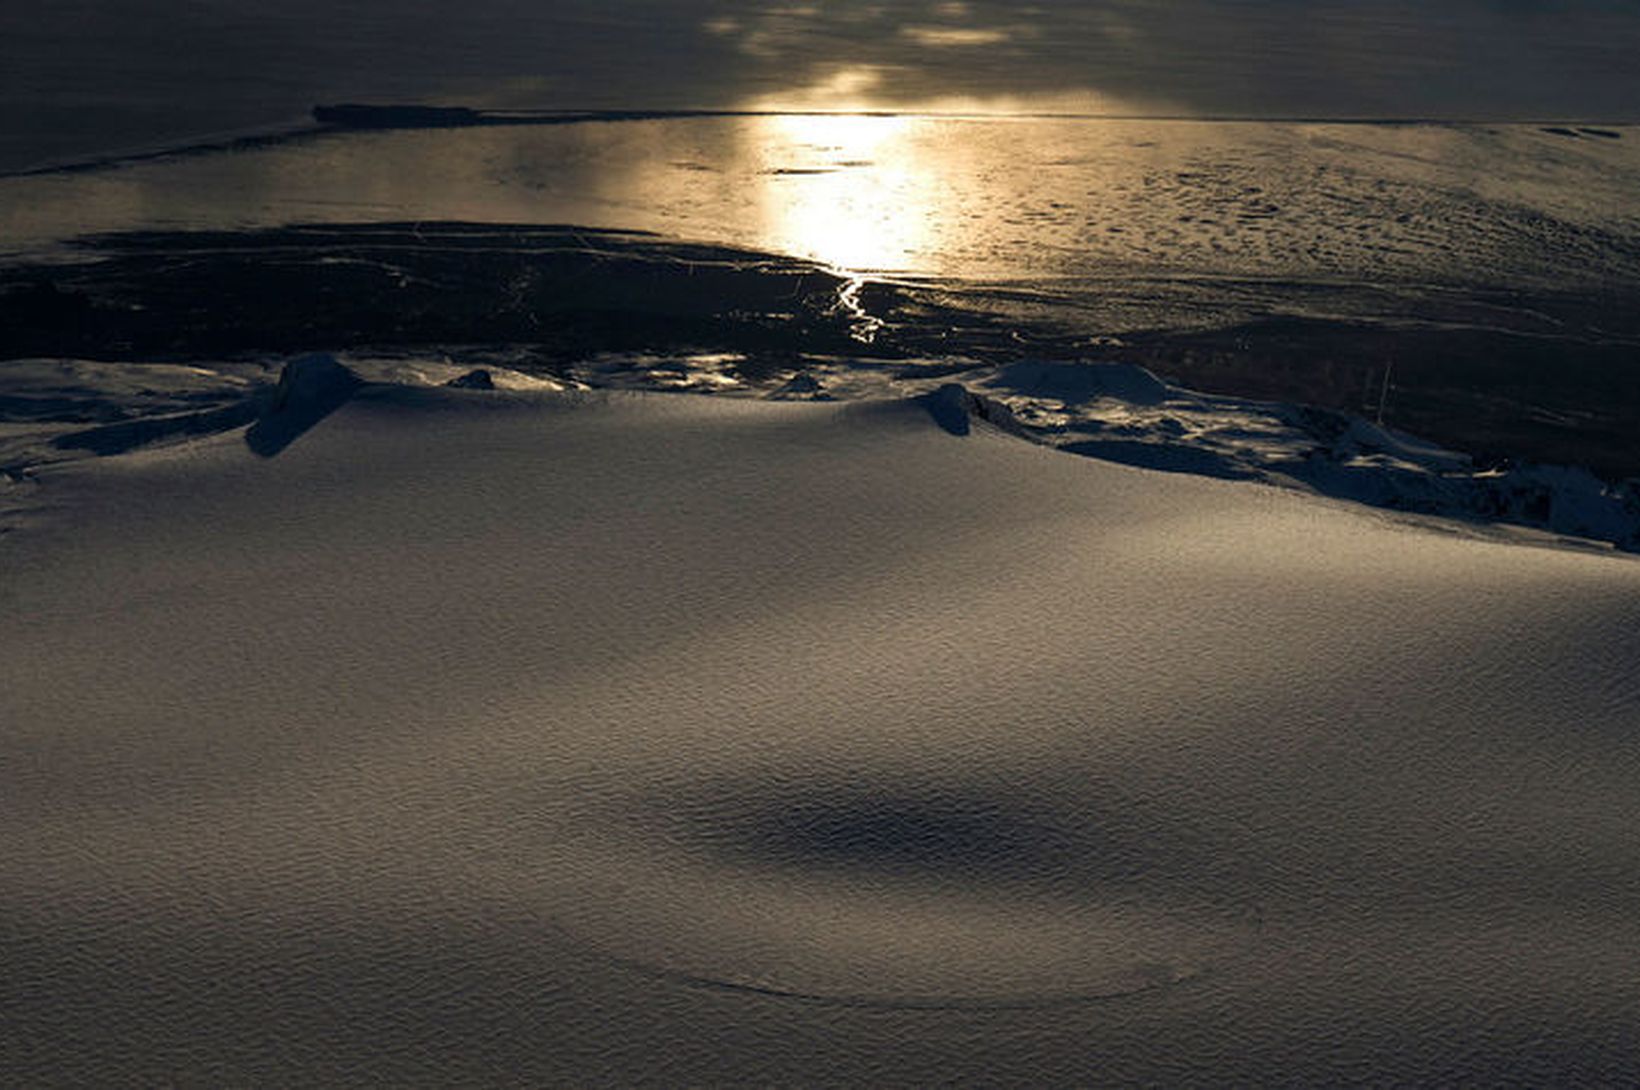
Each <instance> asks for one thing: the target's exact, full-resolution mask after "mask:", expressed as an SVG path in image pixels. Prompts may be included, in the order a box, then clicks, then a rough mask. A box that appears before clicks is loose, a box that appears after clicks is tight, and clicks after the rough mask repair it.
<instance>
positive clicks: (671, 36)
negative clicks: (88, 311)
mask: <svg viewBox="0 0 1640 1090" xmlns="http://www.w3.org/2000/svg"><path fill="white" fill-rule="evenodd" d="M1637 55H1640V8H1637V7H1636V6H1635V5H1634V4H1633V3H1632V0H1625V2H1623V3H1616V2H1609V0H1570V2H1566V3H1555V4H1550V3H1536V2H1531V0H1445V2H1443V3H1440V4H1432V3H1427V2H1418V3H1412V2H1409V0H1370V2H1369V0H1362V2H1357V3H1351V4H1336V5H1320V4H1315V3H1312V2H1303V3H1300V2H1298V0H1217V2H1210V0H1165V2H1164V0H1102V2H1080V3H1074V2H1073V3H1065V2H1055V3H1042V4H1038V5H1034V6H1033V5H1031V4H1019V3H1004V2H1000V0H966V2H962V0H945V2H942V0H853V2H836V0H827V2H824V3H821V2H818V0H812V2H807V0H793V2H791V3H785V4H781V3H774V4H770V3H754V2H751V0H707V2H684V0H620V2H619V3H613V2H610V0H554V2H552V3H526V2H523V0H402V2H399V3H391V4H390V3H384V2H381V0H286V2H284V3H281V4H268V3H265V2H263V0H255V2H252V0H213V2H212V3H210V4H193V3H190V4H179V3H175V2H174V0H122V2H114V3H110V2H107V0H56V2H54V3H52V4H50V5H37V4H30V5H28V6H27V7H25V6H23V5H20V4H17V3H15V0H0V141H4V143H3V144H0V158H15V157H16V156H17V155H19V154H22V152H21V150H20V149H23V148H25V147H26V148H32V149H34V150H36V151H39V150H40V149H43V148H49V147H56V146H58V145H65V143H66V144H71V143H73V142H74V141H76V140H78V141H80V142H82V143H83V142H85V141H102V142H105V143H107V142H110V141H111V142H113V143H120V142H122V139H123V138H128V139H123V142H125V143H138V142H142V141H143V140H144V139H147V138H149V137H151V136H157V135H159V134H160V132H161V130H175V131H184V132H186V131H201V130H204V129H212V128H231V127H236V126H240V125H246V124H255V123H260V122H267V121H274V120H278V119H281V118H285V117H291V116H297V115H300V114H301V113H303V112H304V111H305V110H306V108H307V106H308V105H309V104H311V103H312V102H314V101H319V100H327V99H341V98H356V99H377V100H381V99H404V98H413V99H423V100H426V99H444V100H461V101H469V102H479V103H483V102H489V103H509V104H524V103H529V104H536V105H548V106H594V107H597V106H611V107H612V106H655V107H678V106H732V105H736V104H740V103H743V102H746V101H749V100H756V99H763V100H768V99H778V98H780V97H782V96H788V97H789V96H792V95H794V94H801V93H802V91H803V89H804V88H809V87H813V86H816V85H820V84H824V83H826V82H827V81H828V80H833V79H835V78H836V76H837V73H838V72H839V71H840V70H843V69H847V68H852V69H854V70H856V71H857V72H858V71H869V72H870V73H872V78H873V79H874V80H875V83H874V84H873V85H872V87H871V89H870V92H871V94H872V95H873V96H874V97H875V98H876V100H878V101H880V102H882V103H884V104H888V105H894V104H917V103H921V102H927V101H931V100H940V99H949V98H951V97H954V96H962V97H966V98H970V99H985V100H992V99H999V100H1000V99H1006V100H1009V101H1016V100H1019V99H1022V98H1032V97H1053V96H1060V97H1063V96H1065V95H1066V94H1067V93H1068V92H1089V93H1092V94H1094V95H1099V96H1104V97H1105V99H1107V100H1110V101H1112V102H1117V103H1130V104H1133V105H1135V106H1136V107H1137V108H1140V109H1146V108H1151V109H1166V110H1177V111H1179V112H1185V113H1196V114H1206V115H1243V116H1247V115H1253V116H1257V115H1264V116H1270V115H1295V114H1296V115H1312V114H1314V115H1331V116H1435V117H1488V118H1511V117H1513V118H1546V117H1587V118H1605V119H1629V118H1640V80H1637V79H1636V78H1635V77H1634V76H1633V75H1632V72H1633V67H1632V64H1633V58H1634V57H1635V56H1637ZM855 86H856V87H858V81H856V83H855Z"/></svg>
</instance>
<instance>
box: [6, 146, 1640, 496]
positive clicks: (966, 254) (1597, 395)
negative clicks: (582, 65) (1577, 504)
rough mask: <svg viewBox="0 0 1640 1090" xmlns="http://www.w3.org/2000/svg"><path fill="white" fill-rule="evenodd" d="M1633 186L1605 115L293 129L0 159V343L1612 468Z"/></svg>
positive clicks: (1617, 452)
mask: <svg viewBox="0 0 1640 1090" xmlns="http://www.w3.org/2000/svg"><path fill="white" fill-rule="evenodd" d="M1637 176H1640V129H1636V128H1634V127H1601V126H1576V127H1567V126H1545V125H1524V124H1513V125H1501V124H1496V125H1479V124H1461V125H1460V124H1407V125H1387V124H1373V125H1366V124H1323V123H1265V122H1259V123H1254V122H1242V123H1229V122H1187V121H1110V120H1106V121H1093V120H1067V119H1042V118H1036V119H1030V118H1010V119H997V118H989V119H980V118H937V117H926V116H862V115H849V116H835V115H834V116H812V115H796V114H793V115H782V116H764V117H739V118H727V117H719V118H673V119H654V120H644V121H621V122H614V121H608V122H599V121H593V122H587V123H579V124H567V125H550V126H540V127H505V128H469V129H443V130H402V131H384V132H346V131H340V132H315V133H310V134H308V135H305V136H302V137H298V138H293V139H287V140H279V141H274V142H271V143H266V144H261V145H249V146H242V147H239V148H237V149H233V150H227V151H208V152H198V153H187V154H177V155H172V156H162V157H160V158H157V159H151V160H145V161H141V162H133V163H128V164H125V165H111V166H108V167H104V168H101V169H94V170H84V171H67V172H56V173H47V174H39V175H33V176H14V177H10V178H4V179H0V237H3V238H4V239H6V240H7V242H8V244H9V246H10V249H11V253H12V257H13V259H14V261H13V264H12V267H11V268H10V269H9V271H6V272H5V274H4V280H5V283H4V284H0V287H7V290H6V293H5V295H4V297H3V299H0V306H4V307H5V308H6V313H7V315H8V322H7V335H6V339H5V342H4V344H3V345H0V349H3V351H5V352H6V353H7V354H8V355H12V356H17V355H46V356H49V355H82V356H85V355H89V356H92V357H95V358H110V357H111V358H153V357H155V356H156V355H158V356H160V357H169V356H175V355H179V354H180V355H184V356H190V357H192V358H204V357H208V356H211V355H216V356H221V355H222V354H224V353H227V354H233V353H246V352H252V353H254V352H257V351H261V352H291V351H307V350H333V349H338V348H346V349H360V348H383V347H386V348H393V349H395V350H418V349H419V350H426V349H428V348H429V346H432V347H435V348H437V349H438V350H440V351H456V352H458V353H459V352H460V351H461V346H473V345H491V346H496V345H510V346H514V347H518V348H521V349H522V350H523V352H524V355H525V358H526V359H534V360H535V361H536V362H537V363H538V364H541V365H546V366H551V365H553V364H555V363H563V362H570V361H573V360H574V359H576V358H585V357H586V356H589V355H593V354H596V353H598V352H601V351H627V350H643V351H650V352H661V353H664V352H669V351H727V352H736V353H742V354H745V355H747V356H748V358H749V359H750V360H752V361H753V362H752V363H750V364H749V366H752V367H754V368H756V367H762V368H764V369H765V370H770V371H778V370H779V369H781V368H786V367H791V366H795V364H794V361H798V360H800V358H801V357H802V356H804V355H805V354H814V353H819V354H823V355H829V356H834V357H835V356H842V355H850V354H853V355H859V356H865V357H870V356H879V357H881V356H887V357H890V358H899V359H906V358H925V359H980V360H987V361H993V362H1006V361H1007V360H1009V359H1014V358H1022V357H1036V358H1060V359H1091V358H1117V359H1122V360H1126V361H1129V362H1139V363H1143V364H1145V365H1146V366H1150V367H1152V368H1153V369H1155V370H1157V371H1159V372H1161V373H1162V374H1164V375H1167V376H1168V377H1170V378H1173V379H1175V380H1177V381H1180V382H1182V383H1185V384H1187V385H1193V386H1196V387H1198V388H1204V389H1209V390H1215V391H1219V392H1224V393H1234V394H1243V395H1249V394H1250V395H1253V396H1258V397H1268V398H1273V399H1280V400H1287V401H1297V402H1303V403H1308V404H1316V405H1324V406H1328V407H1332V408H1338V409H1343V410H1346V411H1351V412H1368V413H1370V414H1373V415H1378V414H1382V415H1383V416H1384V418H1385V419H1386V421H1387V422H1389V423H1392V424H1396V425H1399V426H1401V427H1404V428H1407V429H1409V430H1412V431H1414V432H1417V433H1420V434H1425V435H1429V436H1431V437H1433V438H1436V439H1439V440H1441V441H1442V442H1446V443H1449V444H1452V445H1455V446H1457V447H1459V448H1461V449H1464V450H1468V451H1471V452H1473V453H1477V454H1481V455H1484V456H1486V457H1487V458H1510V457H1529V458H1533V459H1537V460H1546V461H1554V462H1570V463H1575V464H1582V465H1589V466H1591V467H1594V468H1596V469H1597V470H1598V471H1600V472H1602V473H1604V474H1607V475H1609V476H1615V477H1621V476H1632V475H1635V474H1637V473H1640V443H1637V440H1636V438H1635V437H1636V435H1640V405H1637V404H1636V401H1637V397H1640V395H1637V393H1636V391H1637V390H1640V383H1636V382H1635V381H1634V371H1635V360H1636V354H1637V352H1640V348H1637V345H1640V319H1637V318H1636V315H1640V306H1637V305H1636V303H1637V301H1640V208H1637V207H1636V205H1635V202H1634V201H1633V200H1632V196H1631V194H1632V192H1633V189H1634V184H1635V180H1636V178H1637ZM452 224H468V225H470V226H468V227H460V228H458V227H452V226H450V225H452ZM563 224H575V225H579V226H577V227H573V228H567V227H555V226H552V225H563ZM293 225H306V226H302V227H300V228H297V229H292V227H293ZM634 231H636V232H646V233H647V234H637V235H633V234H630V232H634ZM609 232H617V234H613V235H612V234H610V233H609ZM619 232H627V234H624V235H623V234H619ZM88 238H94V239H96V240H97V241H96V242H95V244H94V245H92V246H90V248H87V245H86V240H87V239H88ZM41 263H43V264H41ZM48 284H49V285H53V287H46V286H45V285H48ZM57 288H61V289H64V290H65V291H67V292H68V293H69V296H62V295H61V294H60V293H59V294H56V295H54V294H52V293H53V292H55V291H56V290H57ZM41 292H45V293H46V294H44V295H41V294H40V293H41ZM76 293H78V296H76ZM76 297H78V298H80V303H76V301H75V298H76ZM86 299H89V303H86ZM81 304H85V305H92V306H94V308H95V316H96V317H95V320H92V321H87V320H85V316H84V314H83V313H81V311H80V310H79V309H77V307H78V306H80V305H81Z"/></svg>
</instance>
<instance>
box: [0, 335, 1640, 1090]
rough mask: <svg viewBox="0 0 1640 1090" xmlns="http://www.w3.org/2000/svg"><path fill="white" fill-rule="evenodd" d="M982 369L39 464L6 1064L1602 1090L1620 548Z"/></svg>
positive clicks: (1626, 996) (1626, 821) (27, 533)
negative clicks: (1066, 404)
mask: <svg viewBox="0 0 1640 1090" xmlns="http://www.w3.org/2000/svg"><path fill="white" fill-rule="evenodd" d="M304 368H306V369H307V370H309V371H312V372H313V376H312V377H314V378H315V381H317V376H318V375H319V371H320V370H321V369H322V368H321V365H320V364H309V365H304ZM451 370H452V373H451V374H449V375H444V376H434V377H439V378H440V381H447V379H448V378H454V377H459V372H457V371H456V370H455V369H451ZM296 377H298V378H299V377H300V376H296ZM1039 377H1040V376H1039ZM1108 377H1110V378H1111V379H1112V380H1113V381H1115V380H1120V381H1121V382H1124V383H1127V384H1129V387H1128V390H1127V393H1128V394H1129V395H1132V394H1134V393H1136V392H1137V393H1143V391H1144V389H1145V388H1146V384H1145V381H1144V378H1143V376H1139V375H1134V374H1123V375H1114V374H1113V375H1111V376H1108ZM492 378H493V382H492V385H495V386H503V387H504V386H506V385H509V384H510V383H511V380H510V379H508V377H507V376H506V375H504V374H501V373H495V374H494V375H493V376H492ZM968 385H969V388H970V393H969V394H960V393H951V392H947V393H944V394H937V395H936V396H934V397H932V398H928V399H925V400H915V399H902V400H891V401H876V402H860V403H855V402H836V403H808V402H804V403H795V402H792V403H788V402H780V401H769V400H750V399H730V398H704V397H693V396H683V395H661V394H656V393H639V392H621V391H614V392H610V391H603V392H597V391H595V392H586V391H566V392H553V391H539V390H535V391H530V390H522V389H511V390H509V389H505V388H503V389H491V390H485V389H459V388H445V389H441V388H435V387H424V388H410V387H405V386H396V387H395V386H385V385H380V384H365V385H362V386H360V387H358V388H357V389H354V390H353V391H352V393H351V397H349V398H347V399H346V400H345V401H342V400H340V399H339V398H337V399H330V400H336V404H334V405H329V401H328V400H327V401H326V404H327V405H328V407H329V410H330V411H328V413H327V414H325V415H322V416H320V415H315V418H314V419H312V420H310V421H307V424H308V426H307V427H306V428H305V430H302V431H301V432H300V433H299V434H293V435H291V436H290V437H289V441H288V442H286V443H285V444H284V445H282V446H281V447H280V448H279V449H278V450H270V451H262V452H258V451H256V450H254V449H252V446H251V445H250V442H249V440H248V438H247V432H246V430H245V429H244V428H239V429H235V430H233V431H229V432H225V433H222V434H219V435H217V436H214V437H211V438H205V439H194V440H191V441H188V442H185V443H181V444H173V445H169V446H157V447H152V448H148V449H138V450H135V451H132V452H129V453H126V454H121V455H115V456H111V457H104V458H81V459H79V460H77V461H71V462H67V463H62V464H57V465H54V466H45V467H43V468H41V469H39V470H38V472H37V473H36V474H35V475H34V479H35V481H36V487H35V488H34V491H35V492H36V493H37V494H38V496H39V497H41V500H40V502H39V503H38V504H37V505H36V507H35V508H34V510H33V513H32V514H31V515H30V517H29V519H27V520H26V521H24V522H23V523H21V524H20V525H19V526H17V527H16V528H14V530H13V532H11V533H9V534H6V535H5V536H4V537H0V557H3V563H4V572H5V578H4V581H3V583H0V595H3V598H4V608H3V610H0V640H3V645H4V647H5V649H6V653H5V655H4V656H3V657H0V823H3V825H4V828H5V829H6V836H5V837H4V838H0V964H3V965H4V969H5V971H4V972H3V973H0V1081H6V1082H8V1083H14V1084H23V1085H31V1084H38V1083H43V1082H62V1083H77V1084H100V1085H108V1084H137V1083H141V1084H151V1083H155V1082H166V1083H191V1084H198V1083H215V1084H244V1083H288V1082H297V1081H309V1082H320V1083H325V1084H346V1083H358V1084H366V1083H368V1084H377V1085H379V1084H383V1083H404V1082H422V1083H435V1082H436V1083H441V1084H482V1085H495V1084H498V1083H499V1084H505V1083H532V1084H540V1083H543V1082H551V1083H558V1084H577V1085H585V1084H600V1083H604V1084H622V1085H630V1084H634V1083H643V1082H658V1083H666V1084H673V1085H676V1084H703V1083H724V1082H730V1081H734V1082H759V1083H769V1082H773V1083H793V1082H800V1083H812V1082H816V1081H839V1082H851V1083H870V1084H885V1083H886V1084H928V1083H930V1082H935V1081H946V1080H951V1079H956V1078H962V1079H966V1080H972V1081H983V1082H1016V1081H1017V1082H1024V1081H1031V1082H1035V1083H1041V1082H1043V1081H1048V1082H1057V1083H1087V1082H1105V1083H1124V1084H1132V1083H1136V1082H1144V1083H1157V1082H1165V1083H1173V1084H1201V1085H1222V1084H1224V1083H1225V1082H1238V1081H1259V1082H1267V1083H1268V1082H1290V1083H1301V1084H1311V1085H1314V1084H1319V1083H1332V1082H1341V1081H1370V1082H1375V1083H1384V1082H1444V1081H1459V1082H1469V1083H1478V1084H1492V1083H1500V1082H1506V1081H1524V1082H1530V1083H1537V1084H1552V1083H1561V1084H1564V1083H1566V1082H1571V1081H1578V1082H1585V1083H1587V1082H1608V1083H1610V1082H1627V1081H1632V1080H1633V1079H1634V1078H1636V1077H1637V1076H1640V1032H1637V1031H1636V1029H1635V1022H1634V1017H1633V1012H1634V1010H1635V1009H1636V1007H1637V1005H1640V981H1637V979H1636V977H1635V974H1634V971H1633V970H1634V956H1633V955H1634V951H1635V950H1637V949H1640V923H1637V921H1640V841H1637V839H1636V838H1635V836H1634V835H1633V830H1634V827H1635V820H1636V818H1637V817H1640V786H1637V785H1640V776H1637V775H1636V773H1637V772H1640V760H1637V758H1640V735H1637V730H1636V728H1637V726H1640V680H1637V679H1640V670H1637V669H1636V667H1637V666H1640V646H1637V644H1636V642H1635V638H1634V634H1635V632H1637V631H1640V565H1637V564H1636V563H1635V562H1634V561H1633V560H1632V559H1631V558H1629V557H1625V556H1621V555H1614V554H1610V553H1607V554H1598V553H1594V552H1590V551H1579V550H1571V549H1543V548H1521V547H1518V546H1513V545H1506V544H1499V543H1494V542H1488V541H1480V540H1473V539H1469V538H1465V537H1460V536H1457V535H1453V534H1440V533H1433V532H1430V531H1428V530H1426V529H1423V528H1419V527H1416V526H1410V525H1406V524H1403V523H1398V522H1393V521H1391V520H1390V519H1388V518H1387V517H1385V516H1384V515H1382V514H1381V513H1377V512H1373V511H1370V510H1367V509H1364V508H1360V507H1354V506H1348V505H1344V504H1340V503H1337V502H1335V501H1331V500H1327V499H1321V498H1316V497H1314V496H1309V495H1304V494H1301V493H1299V492H1296V491H1293V490H1290V489H1278V488H1271V487H1266V486H1264V485H1261V484H1259V483H1256V482H1246V481H1226V480H1219V479H1210V478H1205V477H1197V476H1189V475H1182V474H1163V473H1156V472H1153V471H1150V470H1147V469H1143V468H1136V467H1133V466H1127V465H1118V464H1113V463H1111V462H1109V461H1104V460H1100V459H1094V458H1075V457H1066V456H1064V455H1063V454H1061V453H1058V452H1056V451H1053V450H1050V449H1046V448H1045V447H1044V446H1042V445H1039V444H1033V443H1028V442H1022V441H1020V440H1019V439H1018V438H1017V437H1015V436H1013V435H1010V434H1007V433H1006V432H1004V431H1002V430H1000V429H999V428H998V427H996V426H994V421H993V420H987V419H984V418H983V417H982V416H979V415H975V414H974V410H975V407H976V406H983V405H985V404H987V402H982V401H979V400H977V399H975V398H973V396H972V393H973V391H974V390H975V389H977V388H978V387H979V386H980V384H979V383H970V384H968ZM289 386H290V387H291V388H292V389H296V388H301V389H308V390H310V391H311V390H312V389H318V388H321V387H322V388H324V389H330V388H331V387H329V386H326V385H325V384H324V383H317V385H312V384H305V383H302V382H297V381H295V379H294V378H293V380H292V381H291V383H289ZM1152 393H1154V394H1155V395H1156V398H1155V399H1153V401H1154V404H1155V405H1161V404H1166V403H1167V401H1168V399H1169V398H1173V397H1175V396H1176V395H1175V394H1173V393H1170V392H1169V391H1167V390H1165V389H1163V390H1152ZM990 404H995V402H990ZM1125 404H1129V405H1136V406H1137V405H1140V404H1142V402H1141V401H1140V400H1134V401H1130V402H1125ZM953 405H958V406H967V407H968V409H969V411H970V415H969V419H968V427H966V428H965V429H954V428H950V427H943V426H941V422H940V421H939V420H937V419H936V417H938V416H940V415H942V414H944V415H949V410H950V409H951V408H952V406H953ZM1131 411H1133V412H1139V411H1140V410H1139V408H1134V409H1132V410H1131ZM984 415H990V416H993V417H997V418H998V419H1000V414H996V413H991V412H989V410H988V411H987V413H986V414H984ZM264 419H267V418H266V417H264ZM1002 422H1003V423H1006V421H1005V420H1003V421H1002ZM954 431H965V432H966V434H961V435H958V434H953V432H954Z"/></svg>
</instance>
